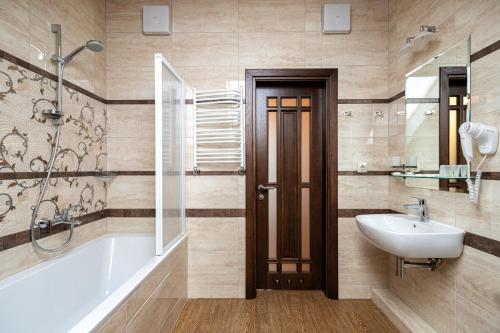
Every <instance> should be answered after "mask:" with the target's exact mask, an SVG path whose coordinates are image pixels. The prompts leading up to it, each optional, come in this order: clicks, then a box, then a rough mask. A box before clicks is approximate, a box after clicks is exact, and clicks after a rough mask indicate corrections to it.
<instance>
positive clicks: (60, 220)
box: [38, 206, 81, 229]
mask: <svg viewBox="0 0 500 333" xmlns="http://www.w3.org/2000/svg"><path fill="white" fill-rule="evenodd" d="M75 207H77V206H73V207H71V208H64V209H63V211H62V214H61V215H55V216H54V218H53V219H52V220H49V219H46V218H43V219H41V220H40V221H39V222H38V226H39V227H40V228H41V229H45V228H48V227H54V226H56V225H58V224H68V225H71V226H72V227H75V226H78V225H80V224H81V221H78V220H76V219H75V218H74V217H73V215H72V214H71V209H73V208H75Z"/></svg>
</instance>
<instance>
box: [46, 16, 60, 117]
mask: <svg viewBox="0 0 500 333" xmlns="http://www.w3.org/2000/svg"><path fill="white" fill-rule="evenodd" d="M50 31H52V33H53V34H55V35H56V53H54V54H53V55H52V58H51V59H52V61H54V62H55V63H57V102H56V103H57V104H56V108H55V110H51V111H50V112H44V116H46V117H47V118H51V119H58V118H61V117H62V115H63V112H62V89H63V71H64V63H63V62H62V29H61V25H60V24H52V25H51V26H50Z"/></svg>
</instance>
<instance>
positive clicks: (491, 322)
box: [457, 295, 500, 333]
mask: <svg viewBox="0 0 500 333" xmlns="http://www.w3.org/2000/svg"><path fill="white" fill-rule="evenodd" d="M499 327H500V316H499V315H498V313H492V312H489V311H487V310H485V309H484V308H482V307H480V306H478V305H476V304H474V303H472V302H470V301H469V300H468V299H467V298H464V297H462V296H460V295H457V332H484V333H494V332H496V331H498V328H499Z"/></svg>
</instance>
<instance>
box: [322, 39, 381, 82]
mask: <svg viewBox="0 0 500 333" xmlns="http://www.w3.org/2000/svg"><path fill="white" fill-rule="evenodd" d="M387 42H388V40H387V33H386V32H385V31H352V32H351V33H350V34H338V35H336V34H333V35H322V53H323V66H324V67H334V66H346V65H358V66H361V65H369V66H387ZM345 50H349V52H345ZM358 81H359V80H358Z"/></svg>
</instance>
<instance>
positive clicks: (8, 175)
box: [0, 171, 155, 180]
mask: <svg viewBox="0 0 500 333" xmlns="http://www.w3.org/2000/svg"><path fill="white" fill-rule="evenodd" d="M154 175H155V172H154V171H74V172H73V171H68V172H53V173H52V174H51V175H50V177H51V178H64V177H113V176H154ZM46 176H47V173H46V172H2V173H0V180H9V179H36V178H44V177H46Z"/></svg>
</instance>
